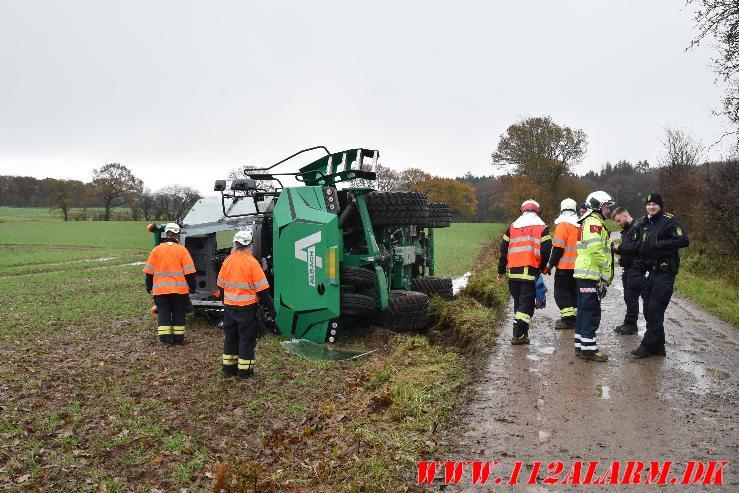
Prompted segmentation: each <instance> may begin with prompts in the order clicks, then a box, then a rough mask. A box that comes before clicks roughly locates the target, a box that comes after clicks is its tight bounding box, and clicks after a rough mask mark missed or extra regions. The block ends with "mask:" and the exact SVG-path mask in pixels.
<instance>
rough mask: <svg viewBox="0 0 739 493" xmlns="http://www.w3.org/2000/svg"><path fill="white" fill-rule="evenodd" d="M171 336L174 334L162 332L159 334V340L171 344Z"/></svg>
mask: <svg viewBox="0 0 739 493" xmlns="http://www.w3.org/2000/svg"><path fill="white" fill-rule="evenodd" d="M173 337H174V336H173V335H172V334H162V335H160V336H159V342H161V343H162V344H172V343H173V341H172V338H173Z"/></svg>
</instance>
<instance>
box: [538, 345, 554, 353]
mask: <svg viewBox="0 0 739 493" xmlns="http://www.w3.org/2000/svg"><path fill="white" fill-rule="evenodd" d="M536 350H537V351H538V352H540V353H542V354H554V346H544V347H537V348H536Z"/></svg>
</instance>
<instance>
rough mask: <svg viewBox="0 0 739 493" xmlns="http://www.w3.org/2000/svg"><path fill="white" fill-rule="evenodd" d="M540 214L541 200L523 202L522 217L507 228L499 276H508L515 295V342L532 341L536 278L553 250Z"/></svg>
mask: <svg viewBox="0 0 739 493" xmlns="http://www.w3.org/2000/svg"><path fill="white" fill-rule="evenodd" d="M540 215H541V207H539V203H538V202H537V201H535V200H527V201H525V202H524V203H523V204H521V216H520V217H519V218H518V219H516V220H515V221H513V223H512V224H511V225H510V226H509V227H508V229H506V231H505V234H504V235H503V241H502V242H501V244H500V259H499V260H498V279H501V280H502V279H503V278H504V277H505V276H508V290H509V291H510V293H511V297H513V312H514V313H513V337H512V338H511V344H513V345H519V344H529V343H530V340H529V326H530V325H531V317H533V315H534V302H535V298H536V278H537V277H539V275H540V274H541V271H542V269H544V267H546V265H547V261H548V260H549V254H550V253H551V250H552V239H551V237H550V236H549V228H548V227H547V225H546V224H544V221H542V220H541V217H539V216H540Z"/></svg>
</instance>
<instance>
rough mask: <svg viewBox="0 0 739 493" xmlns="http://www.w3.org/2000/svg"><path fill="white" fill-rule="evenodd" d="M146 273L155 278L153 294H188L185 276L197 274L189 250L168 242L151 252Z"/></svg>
mask: <svg viewBox="0 0 739 493" xmlns="http://www.w3.org/2000/svg"><path fill="white" fill-rule="evenodd" d="M144 272H146V273H147V274H151V275H152V276H153V277H154V284H153V287H152V291H151V292H152V294H154V295H160V294H188V293H189V292H190V288H189V287H188V285H187V280H186V279H185V276H186V275H187V274H192V273H194V272H195V264H194V263H193V261H192V257H191V256H190V252H188V251H187V248H185V247H183V246H182V245H180V244H179V243H176V242H173V241H167V242H165V243H160V244H159V245H157V246H156V247H154V249H153V250H152V251H151V253H150V254H149V258H148V259H147V260H146V265H145V266H144Z"/></svg>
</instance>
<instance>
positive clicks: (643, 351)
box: [631, 346, 652, 359]
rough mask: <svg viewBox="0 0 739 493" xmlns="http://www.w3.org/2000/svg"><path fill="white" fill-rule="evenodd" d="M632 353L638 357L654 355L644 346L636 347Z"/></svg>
mask: <svg viewBox="0 0 739 493" xmlns="http://www.w3.org/2000/svg"><path fill="white" fill-rule="evenodd" d="M631 354H633V355H634V357H635V358H636V359H641V358H649V357H650V356H651V355H652V354H651V353H650V352H649V351H648V350H647V348H645V347H644V346H639V347H638V348H636V349H634V350H633V351H631Z"/></svg>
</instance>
